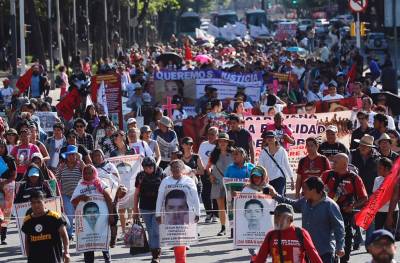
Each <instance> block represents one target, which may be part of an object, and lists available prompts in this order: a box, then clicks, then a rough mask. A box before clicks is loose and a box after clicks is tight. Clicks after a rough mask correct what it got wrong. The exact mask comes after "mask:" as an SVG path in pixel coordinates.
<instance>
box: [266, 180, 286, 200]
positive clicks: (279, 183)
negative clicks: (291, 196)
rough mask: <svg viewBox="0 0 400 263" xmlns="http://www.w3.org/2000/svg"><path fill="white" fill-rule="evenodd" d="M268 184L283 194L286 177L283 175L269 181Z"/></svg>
mask: <svg viewBox="0 0 400 263" xmlns="http://www.w3.org/2000/svg"><path fill="white" fill-rule="evenodd" d="M269 184H270V185H272V186H273V187H274V189H275V191H276V192H277V193H278V194H279V195H282V196H283V195H285V192H286V191H285V188H286V178H284V177H278V178H276V179H274V180H272V181H269Z"/></svg>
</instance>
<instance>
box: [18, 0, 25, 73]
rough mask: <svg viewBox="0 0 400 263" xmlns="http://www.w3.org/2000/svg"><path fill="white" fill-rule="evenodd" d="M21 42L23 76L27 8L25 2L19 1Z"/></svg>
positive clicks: (22, 71)
mask: <svg viewBox="0 0 400 263" xmlns="http://www.w3.org/2000/svg"><path fill="white" fill-rule="evenodd" d="M19 39H20V40H19V41H20V50H21V51H20V52H21V74H24V73H25V63H26V60H25V6H24V0H19Z"/></svg>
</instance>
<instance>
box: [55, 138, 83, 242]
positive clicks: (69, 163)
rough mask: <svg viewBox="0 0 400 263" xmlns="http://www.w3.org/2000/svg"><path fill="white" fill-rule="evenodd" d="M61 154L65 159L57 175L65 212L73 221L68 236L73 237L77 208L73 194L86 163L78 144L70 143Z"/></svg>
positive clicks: (59, 166) (70, 220) (68, 228)
mask: <svg viewBox="0 0 400 263" xmlns="http://www.w3.org/2000/svg"><path fill="white" fill-rule="evenodd" d="M61 155H62V157H63V158H64V159H65V161H64V162H61V163H60V164H59V165H58V168H57V171H56V177H57V181H58V183H59V185H60V186H61V196H62V200H63V204H64V212H65V213H66V214H67V217H68V220H69V222H70V223H71V224H70V225H69V226H68V227H67V232H68V237H69V238H70V239H72V238H73V220H74V214H75V209H74V207H73V205H72V203H71V196H72V193H73V192H74V190H75V188H76V186H77V185H78V182H79V180H80V179H81V175H82V169H83V167H84V163H83V161H82V156H81V155H80V154H79V153H78V147H77V146H76V145H68V146H67V147H66V151H65V152H63V153H62V154H61Z"/></svg>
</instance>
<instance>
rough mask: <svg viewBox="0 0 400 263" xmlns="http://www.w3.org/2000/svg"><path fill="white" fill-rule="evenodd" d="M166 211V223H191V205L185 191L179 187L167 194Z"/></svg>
mask: <svg viewBox="0 0 400 263" xmlns="http://www.w3.org/2000/svg"><path fill="white" fill-rule="evenodd" d="M164 211H165V214H164V222H165V224H166V225H187V224H189V206H188V203H187V199H186V194H185V192H184V191H182V190H178V189H174V190H172V191H170V192H169V193H168V194H167V195H166V196H165V202H164Z"/></svg>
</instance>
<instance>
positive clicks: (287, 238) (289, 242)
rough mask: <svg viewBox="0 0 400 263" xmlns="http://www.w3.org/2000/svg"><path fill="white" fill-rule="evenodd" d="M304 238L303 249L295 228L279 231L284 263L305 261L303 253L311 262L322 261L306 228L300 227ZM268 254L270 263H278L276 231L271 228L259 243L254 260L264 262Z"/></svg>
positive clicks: (258, 262)
mask: <svg viewBox="0 0 400 263" xmlns="http://www.w3.org/2000/svg"><path fill="white" fill-rule="evenodd" d="M302 232H303V239H304V249H302V247H301V245H300V241H299V240H298V239H297V236H296V230H295V228H294V226H291V227H289V228H287V229H285V230H282V231H281V243H282V252H283V256H284V262H285V263H305V262H306V261H305V259H304V256H305V253H307V256H308V258H309V259H310V261H311V262H313V263H320V262H321V263H322V260H321V258H320V256H319V255H318V252H317V250H316V249H315V246H314V243H313V241H312V239H311V237H310V234H309V233H308V231H307V230H305V229H302ZM268 255H271V256H272V263H280V262H281V260H280V255H279V249H278V231H277V230H272V231H270V232H268V234H267V236H266V237H265V239H264V242H263V244H262V245H261V248H260V251H259V253H258V255H257V258H256V260H255V262H256V263H265V262H266V259H267V257H268Z"/></svg>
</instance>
